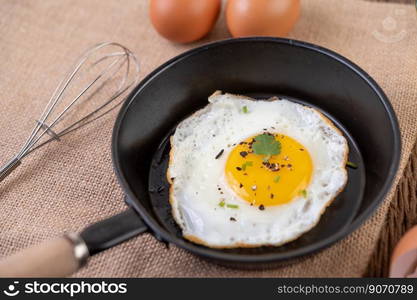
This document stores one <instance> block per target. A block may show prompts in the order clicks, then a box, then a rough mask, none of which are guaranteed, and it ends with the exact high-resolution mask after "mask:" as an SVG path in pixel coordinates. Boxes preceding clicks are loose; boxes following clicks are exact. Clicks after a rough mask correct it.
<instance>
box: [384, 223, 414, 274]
mask: <svg viewBox="0 0 417 300" xmlns="http://www.w3.org/2000/svg"><path fill="white" fill-rule="evenodd" d="M407 254H409V255H408V256H407ZM416 263H417V226H414V227H413V228H411V229H410V230H409V231H407V232H406V234H405V235H404V236H403V237H402V238H401V239H400V241H399V242H398V244H397V245H396V246H395V249H394V252H393V253H392V257H391V266H390V277H403V276H404V274H407V273H410V272H412V271H413V270H415V272H417V269H416V265H415V264H416ZM413 266H414V269H413V270H411V269H410V267H411V268H412V267H413ZM416 276H417V275H416ZM414 277H415V276H414Z"/></svg>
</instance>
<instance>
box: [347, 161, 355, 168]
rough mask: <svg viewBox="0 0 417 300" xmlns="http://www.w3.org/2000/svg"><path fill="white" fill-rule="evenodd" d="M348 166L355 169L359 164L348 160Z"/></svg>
mask: <svg viewBox="0 0 417 300" xmlns="http://www.w3.org/2000/svg"><path fill="white" fill-rule="evenodd" d="M346 166H348V167H351V168H353V169H357V168H358V165H357V164H355V163H353V162H351V161H348V162H347V163H346Z"/></svg>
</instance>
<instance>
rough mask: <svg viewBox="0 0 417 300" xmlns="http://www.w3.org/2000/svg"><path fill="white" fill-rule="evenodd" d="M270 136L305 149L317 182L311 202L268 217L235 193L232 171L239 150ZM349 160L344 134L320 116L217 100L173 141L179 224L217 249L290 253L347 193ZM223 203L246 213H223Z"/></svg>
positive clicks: (270, 210)
mask: <svg viewBox="0 0 417 300" xmlns="http://www.w3.org/2000/svg"><path fill="white" fill-rule="evenodd" d="M244 106H246V107H247V109H248V113H244V112H243V107H244ZM271 127H273V128H274V129H272V128H271ZM264 128H267V129H268V131H269V132H271V133H281V134H285V135H287V136H290V137H292V138H294V139H296V140H297V141H298V142H299V143H301V144H302V145H303V146H304V147H305V148H306V149H307V150H308V151H309V153H310V156H311V158H312V161H313V174H312V179H311V182H310V185H309V186H308V188H307V191H308V192H307V197H304V196H299V197H296V198H294V199H293V200H292V201H291V202H289V203H286V204H282V205H277V206H267V207H266V208H265V210H262V211H261V210H259V209H258V208H257V207H255V206H251V205H250V203H249V202H247V201H245V200H243V199H241V198H239V197H238V196H237V195H236V194H235V193H234V192H233V190H232V189H231V188H229V186H228V183H227V180H226V178H225V174H224V169H225V164H226V161H227V158H228V155H229V153H230V151H231V150H232V149H233V147H234V145H235V144H238V143H239V142H241V141H243V140H245V139H246V138H248V137H251V136H255V135H257V134H260V133H262V132H263V129H264ZM222 149H223V150H224V152H223V154H222V155H221V156H220V157H219V158H218V159H215V157H216V155H218V153H219V152H220V150H222ZM347 155H348V146H347V141H346V139H345V138H344V136H343V135H342V133H341V132H340V131H339V130H338V129H337V128H336V127H335V126H334V125H333V124H332V122H331V121H330V120H328V119H327V118H326V117H324V116H323V115H322V114H321V113H320V112H318V111H317V110H315V109H313V108H310V107H307V106H303V105H300V104H297V103H294V102H291V101H288V100H284V99H282V100H279V99H274V100H266V101H254V100H253V99H251V98H247V97H242V96H236V95H232V94H221V93H219V92H216V93H215V94H213V95H212V96H210V97H209V104H208V105H207V106H206V107H204V108H203V109H201V110H199V111H197V112H196V113H194V114H193V115H192V116H190V117H188V118H187V119H185V120H183V121H182V122H181V123H180V124H179V125H178V127H177V129H176V131H175V134H174V135H173V136H172V137H171V152H170V162H169V167H168V171H167V178H168V180H169V181H170V183H171V189H170V203H171V206H172V214H173V217H174V219H175V221H176V222H177V223H178V225H179V226H180V227H181V229H182V232H183V236H184V237H185V238H186V239H189V240H191V241H193V242H196V243H199V244H203V245H206V246H209V247H213V248H233V247H257V246H261V245H275V246H278V245H282V244H284V243H287V242H289V241H292V240H294V239H296V238H297V237H299V236H300V235H301V234H303V233H304V232H306V231H308V230H310V229H311V228H312V227H314V225H315V224H317V222H318V221H319V219H320V216H321V215H322V213H323V212H324V210H325V208H326V207H327V206H328V205H329V204H330V203H331V201H332V200H333V199H334V198H335V197H336V196H337V194H338V193H339V192H340V191H341V190H342V189H343V187H344V186H345V184H346V182H347V172H346V167H345V165H346V160H347ZM219 188H220V189H221V190H219ZM221 192H222V193H223V194H221ZM220 199H225V202H226V203H228V204H235V205H238V206H239V208H237V209H233V208H225V207H220V206H219V202H220ZM231 218H234V220H236V221H234V220H233V221H231Z"/></svg>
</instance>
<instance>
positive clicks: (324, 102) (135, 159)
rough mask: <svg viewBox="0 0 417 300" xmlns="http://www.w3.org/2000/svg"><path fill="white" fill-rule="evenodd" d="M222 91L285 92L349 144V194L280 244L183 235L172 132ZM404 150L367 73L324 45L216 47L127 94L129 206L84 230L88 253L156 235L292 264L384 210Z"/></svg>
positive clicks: (190, 246)
mask: <svg viewBox="0 0 417 300" xmlns="http://www.w3.org/2000/svg"><path fill="white" fill-rule="evenodd" d="M216 90H222V91H224V92H229V93H237V94H243V95H249V96H254V97H256V98H267V97H269V96H281V97H286V98H290V99H292V100H293V101H298V102H302V103H304V104H307V105H310V106H314V107H317V108H318V109H320V110H321V111H322V112H323V113H325V114H326V115H327V116H328V117H329V118H331V119H332V120H333V121H334V122H335V124H336V126H338V127H339V128H340V129H341V130H342V131H343V133H344V134H345V136H346V137H347V139H348V141H349V147H350V154H349V160H350V161H353V162H355V163H356V164H357V165H358V168H357V169H349V171H348V172H349V174H348V175H349V180H348V184H347V186H346V188H345V189H344V191H343V192H342V193H341V194H340V195H339V196H338V197H337V198H336V199H335V201H334V202H333V203H332V204H331V205H330V206H329V207H328V208H327V210H326V212H325V213H324V215H323V216H322V219H321V220H320V222H319V224H318V225H317V226H316V227H315V228H313V229H312V230H311V231H309V232H307V233H305V234H304V235H303V236H302V237H300V238H299V239H297V240H295V241H293V242H291V243H289V244H286V245H284V246H281V247H259V248H254V249H228V250H222V249H211V248H207V247H204V246H199V245H196V244H194V243H192V242H189V241H187V240H185V239H183V238H182V237H181V233H180V231H179V229H178V227H177V226H176V224H175V222H174V221H173V219H172V217H171V214H170V206H169V203H168V184H167V182H166V178H165V172H166V167H167V159H166V157H167V154H168V152H169V147H170V145H169V142H168V140H169V139H168V137H169V136H170V134H172V133H173V131H174V130H175V126H176V125H177V124H178V122H179V121H181V120H182V119H184V118H185V117H187V116H188V115H189V114H191V113H193V112H194V111H196V110H197V109H199V108H202V107H203V106H205V105H206V104H207V97H208V96H209V95H210V94H212V93H213V92H214V91H216ZM400 151H401V142H400V133H399V128H398V123H397V119H396V116H395V113H394V111H393V109H392V107H391V104H390V102H389V100H388V99H387V97H386V96H385V94H384V92H383V91H382V90H381V88H380V87H379V86H378V85H377V83H376V82H375V81H374V80H373V79H372V78H371V77H370V76H369V75H368V74H366V73H365V72H364V71H363V70H362V69H360V68H359V67H358V66H356V65H355V64H354V63H352V62H351V61H349V60H347V59H346V58H344V57H342V56H340V55H338V54H336V53H334V52H332V51H330V50H327V49H324V48H322V47H319V46H315V45H312V44H309V43H304V42H300V41H295V40H289V39H278V38H264V37H262V38H260V37H255V38H242V39H230V40H223V41H219V42H215V43H211V44H208V45H205V46H202V47H199V48H196V49H193V50H191V51H188V52H186V53H183V54H181V55H179V56H177V57H175V58H173V59H171V60H170V61H168V62H166V63H165V64H163V65H162V66H160V67H159V68H157V69H156V70H155V71H153V72H152V73H151V74H150V75H148V76H147V77H146V78H145V79H144V80H143V81H142V82H141V83H140V84H139V85H138V86H137V87H136V88H135V90H134V91H133V92H132V93H131V94H130V95H129V96H128V99H127V101H126V102H125V103H124V105H123V107H122V108H121V110H120V113H119V115H118V117H117V120H116V123H115V126H114V131H113V139H112V155H113V163H114V169H115V172H116V175H117V177H118V179H119V181H120V184H121V186H122V188H123V190H124V191H125V193H126V203H127V205H128V206H129V208H128V209H127V210H126V211H125V212H123V213H121V214H119V215H116V216H114V217H112V218H110V219H107V220H104V221H102V222H99V223H96V224H94V225H91V226H89V227H88V228H86V229H85V230H84V231H83V232H82V233H81V234H80V236H81V238H82V240H83V241H84V242H85V244H86V245H87V247H88V250H89V253H90V255H94V254H96V253H98V252H100V251H103V250H105V249H107V248H109V247H112V246H114V245H117V244H119V243H120V242H123V241H125V240H127V239H129V238H131V237H133V236H135V235H137V234H140V233H143V232H146V231H148V232H151V233H152V234H153V235H154V236H155V237H156V238H157V239H159V240H161V241H163V242H165V243H170V244H175V245H177V246H179V247H181V248H184V249H186V250H188V251H190V252H192V253H194V254H196V255H198V256H201V257H204V258H208V259H211V260H212V261H214V262H219V263H223V264H227V265H233V266H237V267H265V266H276V265H279V264H287V263H290V262H294V261H295V260H297V259H300V258H301V257H306V256H308V255H310V254H313V253H315V252H317V251H318V250H321V249H323V248H326V247H328V246H330V245H332V244H334V243H335V242H337V241H339V240H340V239H342V238H344V237H346V236H347V235H348V234H350V233H351V232H352V231H354V230H355V229H356V228H358V226H359V225H361V224H362V223H363V222H364V221H365V220H366V219H367V218H369V217H370V216H371V214H372V213H373V212H374V211H375V210H376V208H377V207H378V205H379V204H380V203H381V201H382V200H383V199H384V196H385V195H386V194H387V192H388V190H389V189H390V187H391V184H392V182H393V179H394V176H395V173H396V171H397V168H398V164H399V158H400Z"/></svg>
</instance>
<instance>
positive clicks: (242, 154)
mask: <svg viewBox="0 0 417 300" xmlns="http://www.w3.org/2000/svg"><path fill="white" fill-rule="evenodd" d="M239 154H240V156H242V157H243V158H245V157H246V156H247V155H248V152H246V151H242V152H240V153H239Z"/></svg>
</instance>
